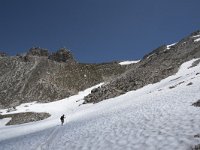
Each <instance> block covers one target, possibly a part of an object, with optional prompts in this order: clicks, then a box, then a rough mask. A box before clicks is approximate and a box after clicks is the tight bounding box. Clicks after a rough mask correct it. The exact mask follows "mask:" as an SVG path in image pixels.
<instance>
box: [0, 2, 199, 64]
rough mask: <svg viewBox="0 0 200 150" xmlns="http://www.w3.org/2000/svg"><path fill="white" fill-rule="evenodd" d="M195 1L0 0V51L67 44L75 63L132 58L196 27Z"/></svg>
mask: <svg viewBox="0 0 200 150" xmlns="http://www.w3.org/2000/svg"><path fill="white" fill-rule="evenodd" d="M199 6H200V0H0V50H3V51H5V52H7V53H8V54H10V55H15V54H16V53H20V52H25V51H27V50H28V49H29V48H30V47H32V46H34V45H36V46H40V47H43V48H47V49H49V50H52V51H55V50H57V49H59V48H60V47H63V46H65V47H67V48H69V49H70V50H71V51H72V53H73V54H74V57H75V58H76V59H77V60H78V61H79V62H93V63H97V62H108V61H112V60H135V59H140V58H142V57H143V55H144V54H146V53H148V52H150V51H152V50H153V49H154V48H157V47H158V46H160V45H162V44H170V43H173V42H176V41H178V40H180V39H181V38H183V37H184V36H186V35H188V34H190V33H191V32H193V31H195V30H198V29H200V9H199Z"/></svg>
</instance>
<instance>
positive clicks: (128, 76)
mask: <svg viewBox="0 0 200 150" xmlns="http://www.w3.org/2000/svg"><path fill="white" fill-rule="evenodd" d="M193 58H200V31H196V32H194V33H192V34H191V35H189V36H187V37H186V38H184V39H182V40H180V41H179V42H178V43H175V44H173V45H163V46H160V47H159V48H157V49H155V50H153V51H152V52H151V53H149V54H147V55H145V56H144V57H143V59H142V60H141V61H140V62H138V63H137V64H135V65H134V66H133V67H132V68H130V69H129V70H127V71H126V72H125V73H123V74H122V75H120V76H118V77H117V78H116V79H113V80H111V81H110V82H109V83H107V84H105V85H104V86H101V87H99V88H97V89H94V90H93V91H92V92H91V94H89V95H88V96H86V97H85V98H84V99H85V102H84V103H97V102H99V101H102V100H105V99H109V98H113V97H116V96H119V95H122V94H125V93H126V92H128V91H132V90H136V89H138V88H141V87H143V86H145V85H147V84H153V83H156V82H159V81H160V80H162V79H164V78H166V77H168V76H170V75H172V74H174V73H176V72H177V71H178V68H179V67H180V65H181V64H182V63H184V62H186V61H188V60H191V59H193Z"/></svg>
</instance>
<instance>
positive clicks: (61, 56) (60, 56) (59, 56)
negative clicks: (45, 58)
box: [49, 48, 74, 62]
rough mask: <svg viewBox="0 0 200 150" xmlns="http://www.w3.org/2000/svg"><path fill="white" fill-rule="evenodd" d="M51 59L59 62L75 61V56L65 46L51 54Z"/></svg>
mask: <svg viewBox="0 0 200 150" xmlns="http://www.w3.org/2000/svg"><path fill="white" fill-rule="evenodd" d="M49 59H50V60H54V61H57V62H67V61H74V58H73V55H72V54H71V52H70V51H69V50H68V49H65V48H61V49H59V50H58V51H57V52H56V53H52V54H51V55H50V56H49Z"/></svg>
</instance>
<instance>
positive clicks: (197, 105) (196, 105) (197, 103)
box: [192, 100, 200, 107]
mask: <svg viewBox="0 0 200 150" xmlns="http://www.w3.org/2000/svg"><path fill="white" fill-rule="evenodd" d="M192 105H193V106H195V107H200V100H198V101H197V102H195V103H193V104H192Z"/></svg>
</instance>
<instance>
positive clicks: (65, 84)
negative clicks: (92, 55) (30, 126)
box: [0, 49, 127, 108]
mask: <svg viewBox="0 0 200 150" xmlns="http://www.w3.org/2000/svg"><path fill="white" fill-rule="evenodd" d="M65 54H69V53H68V52H66V51H65V50H60V51H58V56H64V58H63V57H58V58H56V59H55V60H54V59H53V60H51V59H48V57H46V55H47V52H46V51H44V50H41V49H40V50H38V49H34V50H31V53H29V54H25V55H24V56H16V57H0V108H9V107H13V106H17V105H20V104H21V103H27V102H32V101H39V102H43V103H44V102H51V101H56V100H60V99H63V98H66V97H69V96H71V95H74V94H76V93H78V92H79V91H81V90H84V89H86V88H89V87H91V86H94V85H96V84H98V83H101V82H104V81H107V80H109V79H110V78H115V77H116V76H118V75H119V74H122V73H123V72H125V70H127V67H126V66H121V65H119V64H118V63H104V64H81V63H78V62H76V63H70V62H71V61H69V62H68V60H69V59H72V58H73V57H72V56H71V54H70V55H65ZM59 59H61V60H63V59H64V61H65V59H66V60H67V62H64V63H63V61H62V62H58V61H59ZM72 62H73V61H72Z"/></svg>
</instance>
